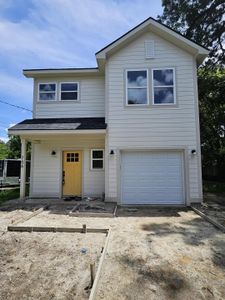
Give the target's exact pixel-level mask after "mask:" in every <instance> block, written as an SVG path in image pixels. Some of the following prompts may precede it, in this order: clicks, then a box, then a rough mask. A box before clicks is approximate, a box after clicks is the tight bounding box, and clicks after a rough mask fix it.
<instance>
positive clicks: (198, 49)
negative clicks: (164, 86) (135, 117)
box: [23, 17, 209, 78]
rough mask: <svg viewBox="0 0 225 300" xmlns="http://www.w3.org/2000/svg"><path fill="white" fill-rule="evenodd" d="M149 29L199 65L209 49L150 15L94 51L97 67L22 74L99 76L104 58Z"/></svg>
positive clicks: (24, 71) (26, 70) (26, 71)
mask: <svg viewBox="0 0 225 300" xmlns="http://www.w3.org/2000/svg"><path fill="white" fill-rule="evenodd" d="M148 30H151V31H152V32H153V33H155V34H157V35H159V36H161V37H162V38H163V39H165V40H168V41H169V42H171V43H173V44H175V45H177V46H178V47H180V48H182V49H184V50H185V51H187V52H189V53H191V54H193V55H195V57H196V60H197V63H198V64H199V65H200V64H201V63H202V62H203V60H204V59H205V58H206V56H207V55H208V54H209V50H208V49H207V48H205V47H203V46H201V45H199V44H198V43H196V42H194V41H193V40H191V39H188V38H186V37H185V36H183V35H182V34H180V33H179V32H177V31H175V30H173V29H171V28H170V27H168V26H166V25H164V24H161V23H160V22H159V21H157V20H155V19H154V18H152V17H150V18H148V19H146V20H144V21H143V22H141V23H140V24H138V25H137V26H135V27H134V28H132V29H131V30H129V31H128V32H126V33H125V34H123V35H122V36H120V37H119V38H118V39H116V40H115V41H113V42H112V43H110V44H108V45H107V46H105V47H104V48H102V49H101V50H99V51H98V52H96V53H95V56H96V59H97V63H98V67H96V68H58V69H25V70H23V74H24V75H25V76H26V77H33V78H35V77H39V76H42V77H45V76H46V77H47V76H49V75H54V76H61V75H72V76H73V75H91V76H93V75H96V76H99V75H101V74H102V72H104V64H105V60H106V58H107V57H108V56H109V55H110V54H112V53H115V52H116V51H118V50H119V49H121V48H122V47H124V46H125V45H126V44H127V43H129V42H131V41H133V40H134V39H135V38H137V37H139V36H140V35H141V34H142V33H144V32H147V31H148Z"/></svg>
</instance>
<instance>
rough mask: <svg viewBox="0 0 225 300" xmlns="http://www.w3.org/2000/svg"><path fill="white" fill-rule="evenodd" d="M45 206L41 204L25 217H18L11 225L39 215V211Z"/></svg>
mask: <svg viewBox="0 0 225 300" xmlns="http://www.w3.org/2000/svg"><path fill="white" fill-rule="evenodd" d="M45 208H46V206H43V207H41V208H39V209H37V210H35V211H34V212H33V213H32V214H31V215H29V216H26V217H23V218H20V219H19V220H17V221H15V222H13V225H16V224H19V223H24V222H25V221H28V220H30V219H31V218H33V217H35V216H37V215H39V214H40V213H41V212H43V210H44V209H45Z"/></svg>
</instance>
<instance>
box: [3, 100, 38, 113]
mask: <svg viewBox="0 0 225 300" xmlns="http://www.w3.org/2000/svg"><path fill="white" fill-rule="evenodd" d="M0 102H1V103H3V104H7V105H10V106H13V107H16V108H19V109H22V110H27V111H29V112H33V111H32V110H30V109H28V108H25V107H22V106H19V105H15V104H12V103H9V102H6V101H3V100H0Z"/></svg>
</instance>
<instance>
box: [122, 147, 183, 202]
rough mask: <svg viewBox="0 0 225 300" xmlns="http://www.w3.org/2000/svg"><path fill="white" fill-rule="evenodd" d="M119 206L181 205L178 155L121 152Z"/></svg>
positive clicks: (180, 165)
mask: <svg viewBox="0 0 225 300" xmlns="http://www.w3.org/2000/svg"><path fill="white" fill-rule="evenodd" d="M121 192H122V204H156V205H158V204H159V205H163V204H164V205H166V204H184V176H183V155H182V153H181V152H150V151H135V152H134V151H126V152H122V165H121Z"/></svg>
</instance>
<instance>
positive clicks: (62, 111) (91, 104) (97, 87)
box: [34, 77, 105, 118]
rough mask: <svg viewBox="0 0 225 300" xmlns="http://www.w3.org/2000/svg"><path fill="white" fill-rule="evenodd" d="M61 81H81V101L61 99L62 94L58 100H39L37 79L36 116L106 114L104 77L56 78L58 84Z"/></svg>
mask: <svg viewBox="0 0 225 300" xmlns="http://www.w3.org/2000/svg"><path fill="white" fill-rule="evenodd" d="M46 81H47V80H46ZM48 81H49V79H48ZM41 82H42V81H41ZM60 82H79V101H60V95H58V97H57V99H58V100H57V101H51V102H50V101H47V102H44V103H42V102H43V101H42V102H38V101H37V95H38V81H35V86H34V88H35V90H34V95H35V99H34V118H79V117H80V118H81V117H104V116H105V86H104V83H105V81H104V78H103V77H96V78H95V77H93V78H90V77H87V78H86V77H76V78H68V77H65V78H60V79H58V80H56V83H57V84H58V86H59V84H60ZM53 102H54V103H53Z"/></svg>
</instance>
